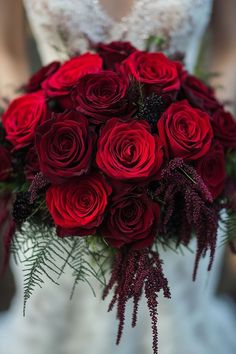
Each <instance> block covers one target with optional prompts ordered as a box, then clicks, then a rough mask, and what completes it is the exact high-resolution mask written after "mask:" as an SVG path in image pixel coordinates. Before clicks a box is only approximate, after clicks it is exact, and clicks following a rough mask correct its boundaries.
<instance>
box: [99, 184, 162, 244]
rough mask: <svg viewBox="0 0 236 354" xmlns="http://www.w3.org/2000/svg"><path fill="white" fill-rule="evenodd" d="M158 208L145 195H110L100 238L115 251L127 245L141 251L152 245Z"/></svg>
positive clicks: (157, 220)
mask: <svg viewBox="0 0 236 354" xmlns="http://www.w3.org/2000/svg"><path fill="white" fill-rule="evenodd" d="M159 218H160V207H159V205H158V204H157V203H154V202H153V201H152V200H151V199H150V198H149V197H148V196H147V194H146V192H144V191H143V192H142V191H137V190H135V189H133V190H130V191H129V192H128V193H122V194H118V195H114V196H113V199H112V204H111V206H110V207H109V210H108V215H107V218H106V220H105V222H104V227H103V228H102V231H101V232H102V236H104V237H105V239H106V241H107V242H108V243H109V244H110V245H111V246H112V247H115V248H120V247H122V246H124V245H131V247H132V248H133V249H141V248H145V247H149V246H151V245H152V243H153V241H154V238H155V236H156V235H157V227H158V222H159Z"/></svg>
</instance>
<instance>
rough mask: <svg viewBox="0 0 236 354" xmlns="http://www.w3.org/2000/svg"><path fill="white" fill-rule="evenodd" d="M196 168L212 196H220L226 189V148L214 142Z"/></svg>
mask: <svg viewBox="0 0 236 354" xmlns="http://www.w3.org/2000/svg"><path fill="white" fill-rule="evenodd" d="M196 170H197V172H198V174H199V175H200V176H201V177H202V179H203V182H204V183H205V185H206V186H207V187H208V189H209V191H210V192H211V194H212V197H213V198H216V197H218V196H219V195H220V194H221V192H222V191H223V189H224V183H225V176H226V171H225V156H224V150H223V147H222V145H221V144H220V143H219V142H214V143H213V144H212V147H211V149H210V150H209V151H208V153H207V154H206V155H205V156H204V157H203V158H201V159H200V160H198V161H197V162H196Z"/></svg>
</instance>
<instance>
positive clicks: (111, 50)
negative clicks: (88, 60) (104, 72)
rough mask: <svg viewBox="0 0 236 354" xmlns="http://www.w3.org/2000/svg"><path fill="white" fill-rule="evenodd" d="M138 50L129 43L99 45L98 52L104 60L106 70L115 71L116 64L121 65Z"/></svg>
mask: <svg viewBox="0 0 236 354" xmlns="http://www.w3.org/2000/svg"><path fill="white" fill-rule="evenodd" d="M136 50H137V49H136V48H134V47H133V46H132V45H131V44H130V43H129V42H111V43H110V44H103V43H99V44H98V46H97V52H98V54H99V55H100V56H101V57H102V59H103V63H104V67H105V69H114V68H115V66H116V64H119V63H121V62H122V61H123V60H125V59H126V58H127V57H128V56H129V55H130V54H132V53H133V52H135V51H136Z"/></svg>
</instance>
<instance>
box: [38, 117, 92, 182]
mask: <svg viewBox="0 0 236 354" xmlns="http://www.w3.org/2000/svg"><path fill="white" fill-rule="evenodd" d="M93 141H94V134H92V132H90V131H89V126H88V121H87V119H86V118H85V117H84V116H82V115H81V114H79V113H78V112H73V111H69V112H65V113H62V114H58V115H56V116H54V118H53V119H52V120H48V121H46V122H45V123H44V124H43V125H41V126H40V127H39V128H38V129H37V132H36V149H37V153H38V157H39V164H40V170H41V172H42V173H43V174H44V175H45V176H46V177H48V178H49V180H50V181H51V182H52V183H54V184H57V183H62V182H64V181H65V179H67V178H73V177H76V176H81V175H83V174H85V173H87V172H88V170H89V167H90V163H91V157H92V152H93Z"/></svg>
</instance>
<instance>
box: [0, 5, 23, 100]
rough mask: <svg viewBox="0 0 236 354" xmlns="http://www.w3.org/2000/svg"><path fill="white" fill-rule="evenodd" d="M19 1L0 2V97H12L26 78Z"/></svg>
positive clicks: (21, 16) (21, 13) (21, 15)
mask: <svg viewBox="0 0 236 354" xmlns="http://www.w3.org/2000/svg"><path fill="white" fill-rule="evenodd" d="M28 73H29V70H28V61H27V51H26V35H25V21H24V12H23V6H22V2H21V0H0V97H3V96H4V97H8V98H9V97H12V96H13V95H14V93H15V91H16V89H17V88H18V87H19V86H21V85H22V84H23V83H24V82H25V80H26V79H27V77H28Z"/></svg>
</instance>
